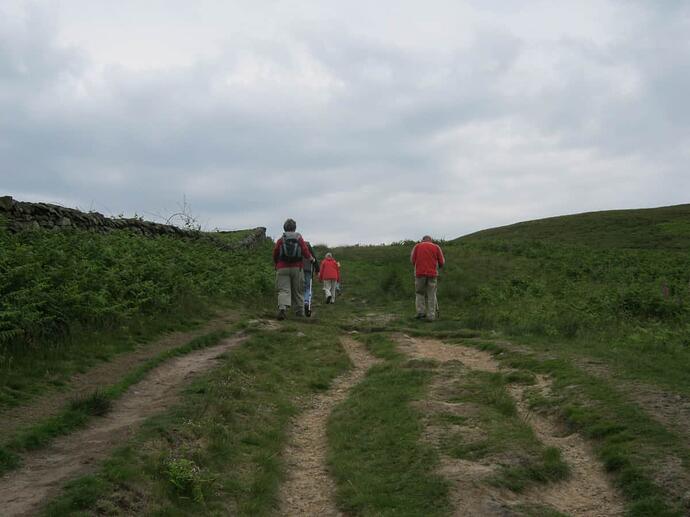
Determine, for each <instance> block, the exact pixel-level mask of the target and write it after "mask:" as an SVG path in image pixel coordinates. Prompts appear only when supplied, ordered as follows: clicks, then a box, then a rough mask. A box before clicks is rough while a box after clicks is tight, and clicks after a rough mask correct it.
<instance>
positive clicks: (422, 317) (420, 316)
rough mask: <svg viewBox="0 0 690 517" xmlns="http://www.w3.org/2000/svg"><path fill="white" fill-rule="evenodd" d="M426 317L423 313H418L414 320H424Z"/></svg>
mask: <svg viewBox="0 0 690 517" xmlns="http://www.w3.org/2000/svg"><path fill="white" fill-rule="evenodd" d="M425 317H426V316H424V314H422V313H421V312H420V313H417V315H416V316H415V317H414V319H416V320H423V319H424V318H425Z"/></svg>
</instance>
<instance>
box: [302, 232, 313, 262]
mask: <svg viewBox="0 0 690 517" xmlns="http://www.w3.org/2000/svg"><path fill="white" fill-rule="evenodd" d="M299 245H300V248H302V256H303V257H304V258H305V259H307V260H311V253H310V252H309V247H308V246H307V244H306V243H305V242H304V239H303V238H302V237H300V238H299Z"/></svg>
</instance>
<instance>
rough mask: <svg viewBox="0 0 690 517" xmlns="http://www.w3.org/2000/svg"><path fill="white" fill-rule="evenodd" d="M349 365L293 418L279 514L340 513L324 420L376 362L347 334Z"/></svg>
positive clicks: (342, 340)
mask: <svg viewBox="0 0 690 517" xmlns="http://www.w3.org/2000/svg"><path fill="white" fill-rule="evenodd" d="M340 342H341V344H342V346H343V348H344V349H345V351H346V352H347V355H348V357H349V358H350V360H351V361H352V364H353V368H352V369H351V370H350V371H349V372H347V373H346V374H343V375H342V376H340V377H338V378H337V379H335V381H334V382H333V384H332V385H331V387H330V389H329V390H328V391H326V392H324V393H321V394H318V395H316V396H315V397H314V398H313V399H312V400H311V401H310V402H309V404H308V408H307V409H306V410H305V411H303V412H302V413H301V414H300V415H299V416H298V417H297V419H296V421H295V423H294V424H293V426H292V430H291V432H290V435H291V438H290V440H289V443H288V445H287V447H286V449H285V452H284V456H285V458H286V464H287V465H286V467H287V476H286V479H285V481H284V482H283V484H282V487H281V490H280V501H281V503H280V510H279V513H280V514H281V515H320V516H324V517H325V516H334V515H342V513H341V512H340V511H339V510H338V509H337V508H336V504H335V484H334V482H333V481H332V479H331V476H330V473H329V471H328V468H327V464H326V457H327V451H328V444H327V440H326V422H327V420H328V417H329V416H330V414H331V411H332V410H333V408H334V407H335V406H336V405H337V404H339V403H341V402H342V401H343V400H345V398H346V397H347V395H348V392H349V390H350V389H351V388H352V387H353V386H354V385H356V384H357V383H359V382H360V381H361V380H362V378H363V377H364V375H365V373H366V372H367V370H368V369H369V368H371V367H372V366H373V365H375V364H376V363H378V362H379V361H378V360H377V359H375V358H374V357H373V356H372V355H371V354H369V353H368V352H367V351H366V350H365V349H364V346H363V345H362V344H361V343H360V342H358V341H355V340H354V339H352V338H349V337H343V338H341V340H340Z"/></svg>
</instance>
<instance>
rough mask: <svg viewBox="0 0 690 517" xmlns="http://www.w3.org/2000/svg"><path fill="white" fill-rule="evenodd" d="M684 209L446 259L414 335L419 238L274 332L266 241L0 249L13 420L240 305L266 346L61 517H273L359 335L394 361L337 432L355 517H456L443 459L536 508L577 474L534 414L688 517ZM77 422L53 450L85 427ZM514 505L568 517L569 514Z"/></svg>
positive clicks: (621, 216)
mask: <svg viewBox="0 0 690 517" xmlns="http://www.w3.org/2000/svg"><path fill="white" fill-rule="evenodd" d="M687 213H688V206H687V205H684V206H680V207H669V208H660V209H652V210H639V211H617V212H598V213H591V214H580V215H575V216H566V217H559V218H552V219H546V220H541V221H532V222H525V223H519V224H517V225H513V226H509V227H504V228H497V229H493V230H486V231H483V232H479V233H477V234H473V235H469V236H465V237H462V238H459V239H456V240H453V241H449V242H443V243H441V245H442V246H443V249H444V252H445V255H446V259H447V266H446V268H444V270H443V271H442V274H441V279H440V283H439V300H440V307H441V313H440V314H441V315H440V319H439V320H438V321H436V322H434V323H427V322H423V321H419V320H416V319H414V312H415V311H414V292H413V274H412V268H411V265H410V263H409V255H410V251H411V249H412V246H413V244H414V243H413V242H412V241H405V242H400V243H396V244H392V245H387V246H348V247H341V248H335V249H331V250H328V251H332V252H333V253H334V256H335V258H336V259H337V260H339V261H340V262H341V264H342V286H343V291H342V295H341V296H340V297H339V298H338V301H337V303H336V304H335V305H325V304H323V303H322V300H321V298H322V296H321V292H320V286H319V284H318V283H316V284H315V299H314V304H313V305H314V316H313V317H312V318H310V319H306V318H304V319H298V318H295V317H293V315H292V314H290V316H289V317H288V319H287V320H286V321H283V322H276V321H270V320H271V319H272V318H273V316H274V314H275V312H274V310H275V309H274V304H275V299H274V294H273V288H272V274H273V272H272V268H271V262H270V244H269V243H264V245H263V247H261V248H259V249H256V250H253V251H251V252H237V253H231V254H228V253H227V252H223V251H221V250H219V249H218V248H217V247H214V246H212V245H211V244H209V243H205V242H203V241H199V242H195V241H187V240H182V241H180V240H172V239H167V238H161V239H145V238H142V237H139V236H134V235H131V234H127V233H114V234H109V235H107V236H103V235H94V234H85V233H65V234H57V233H48V232H38V233H27V234H22V235H10V234H7V233H2V232H0V245H2V248H0V249H2V250H3V252H2V254H0V268H1V270H2V272H3V275H2V277H0V278H1V279H2V281H1V282H0V295H2V296H1V297H0V324H1V325H4V326H0V331H2V330H5V334H2V332H0V338H1V339H4V341H2V340H0V366H2V367H3V368H4V370H3V369H0V374H2V375H5V376H3V377H0V379H3V380H2V382H0V394H1V395H2V398H1V399H0V404H4V405H10V404H14V403H20V404H21V403H26V402H27V400H28V398H29V396H28V395H30V393H31V390H37V391H40V390H41V389H45V390H47V389H50V388H49V387H45V385H46V384H48V383H51V382H56V381H60V380H61V379H64V378H68V377H69V375H70V373H73V372H75V371H78V370H80V369H83V368H88V367H89V366H90V365H92V364H93V363H94V362H95V361H97V360H100V359H103V358H105V359H108V358H109V357H112V356H113V355H114V354H115V353H122V354H123V355H126V353H127V347H128V346H130V345H131V342H132V340H135V339H141V338H142V336H143V337H144V338H145V337H146V336H147V335H148V336H149V337H150V336H151V335H152V334H155V332H158V331H160V329H162V328H165V327H166V326H171V325H174V324H175V321H176V320H177V324H178V325H179V323H180V321H189V320H191V319H194V318H198V317H202V318H203V317H207V315H208V314H207V313H208V309H209V308H211V307H213V306H216V305H217V304H225V305H228V304H230V305H231V306H233V307H235V308H236V310H237V311H238V315H237V321H235V323H233V327H232V329H233V330H237V329H238V328H242V329H243V332H244V335H245V337H246V342H245V343H244V344H243V345H241V346H240V347H238V348H237V349H236V350H234V351H232V352H229V353H227V354H226V355H225V356H224V357H223V358H219V360H218V367H217V368H214V369H213V370H211V371H209V372H207V373H206V374H203V375H202V376H201V377H198V378H196V379H195V380H194V381H193V384H192V385H191V386H188V387H187V389H185V390H184V392H183V393H182V399H181V401H180V404H179V405H178V406H177V407H176V408H174V409H171V410H168V411H165V412H163V413H161V414H160V415H158V416H155V417H153V418H152V419H150V420H149V421H148V423H147V424H146V425H144V426H143V427H142V428H141V429H140V430H139V431H137V434H136V436H134V437H133V438H132V439H131V440H128V442H127V443H126V444H124V446H123V447H120V448H118V449H117V450H115V451H114V452H113V453H112V455H111V456H110V457H109V458H108V459H107V460H106V461H105V462H104V463H103V464H102V465H101V466H100V467H99V470H97V471H96V472H93V473H89V474H87V475H85V476H83V477H81V478H78V479H76V480H74V481H72V482H70V483H69V484H68V485H67V486H66V488H65V490H64V492H63V493H62V495H61V496H60V497H58V498H57V499H56V500H54V501H53V503H52V504H51V505H50V506H49V507H48V509H47V510H46V512H44V514H46V515H83V514H85V513H88V514H119V513H132V512H134V513H139V514H149V515H150V514H156V515H181V514H185V515H209V514H216V513H217V514H226V513H233V514H238V515H271V514H274V513H275V512H276V509H277V508H278V507H279V498H278V493H279V488H280V486H281V483H283V482H284V480H285V479H286V472H287V471H288V470H289V469H290V468H291V467H290V465H291V460H292V459H293V458H290V457H289V455H290V452H289V449H286V444H287V443H288V442H289V440H290V432H291V431H290V429H291V426H292V422H293V421H294V418H296V417H299V415H300V414H301V413H302V412H303V411H305V408H308V407H309V405H310V402H309V401H310V400H312V397H314V396H315V395H318V394H324V393H325V394H327V393H330V392H331V391H332V390H334V388H335V391H338V390H342V387H338V385H337V384H336V385H335V386H334V385H333V384H332V382H333V381H334V380H335V379H337V378H340V376H341V375H343V373H344V372H346V371H347V370H348V368H351V367H352V365H351V364H350V363H351V360H350V359H348V354H347V353H346V351H345V348H344V347H343V346H341V340H343V339H344V340H353V341H356V342H358V343H360V346H363V347H365V348H366V350H368V352H369V353H371V354H373V355H374V356H376V357H377V358H378V359H379V363H378V364H377V365H376V366H373V367H372V368H371V369H370V370H369V372H368V373H367V375H366V376H365V377H364V378H363V379H362V380H361V382H360V383H359V384H357V385H355V386H354V387H353V389H352V390H351V391H350V392H348V393H347V398H346V399H345V400H344V401H343V402H342V403H340V404H338V405H337V406H336V407H335V409H334V410H333V411H332V413H331V414H330V416H329V418H328V422H327V425H326V426H324V425H323V423H321V424H319V426H320V428H324V427H327V433H326V436H325V437H324V440H325V441H326V442H327V448H328V451H327V453H328V454H327V455H328V460H327V461H328V468H327V470H328V472H330V473H331V474H332V478H333V482H334V484H335V488H336V492H337V494H336V497H337V505H338V508H339V509H340V510H341V511H346V512H348V513H349V514H352V515H379V514H386V515H422V514H424V515H434V514H438V515H448V514H451V513H452V511H453V509H452V506H453V501H454V499H453V496H452V492H453V490H456V489H457V486H456V483H455V480H454V479H452V478H446V477H445V476H444V475H442V474H444V471H443V470H442V469H441V470H440V469H439V466H440V464H441V462H442V461H444V462H449V461H450V462H451V463H452V462H453V461H457V460H459V461H460V465H461V466H463V468H465V467H466V466H467V465H475V466H478V467H481V468H480V469H479V470H478V472H481V471H485V470H486V468H485V467H486V465H487V464H488V465H493V466H492V472H493V474H492V476H490V477H482V476H480V475H479V474H477V472H474V471H473V470H472V469H470V470H467V473H468V474H467V475H469V476H474V477H473V478H472V479H471V480H470V481H471V483H472V484H473V486H477V487H482V489H485V490H488V491H492V490H498V488H497V487H499V488H500V490H499V491H497V492H495V495H497V496H498V495H500V494H501V493H503V494H505V493H508V492H509V493H510V498H511V499H515V500H518V501H520V500H523V499H524V501H526V503H529V501H530V497H532V495H534V494H538V493H539V492H540V487H544V488H545V489H546V490H549V489H551V488H554V487H555V488H558V486H559V485H557V483H562V482H567V480H568V478H569V476H571V473H570V470H571V469H573V468H575V465H573V464H572V462H570V460H568V458H567V457H565V456H561V452H562V451H561V449H559V446H548V447H547V445H548V443H547V442H546V441H543V440H542V439H541V438H540V437H539V436H538V435H537V434H535V432H534V431H533V429H532V427H530V426H531V425H532V424H531V420H532V419H531V413H530V418H526V417H525V416H524V415H525V414H526V413H521V411H523V409H520V407H522V408H525V409H526V410H528V411H530V412H533V413H539V415H540V417H542V418H546V417H548V418H550V419H553V421H554V422H556V423H557V424H558V425H557V426H556V427H557V428H558V432H557V433H556V434H558V437H557V438H558V439H561V438H563V439H567V438H568V437H569V436H570V433H575V432H576V433H578V434H579V437H580V438H582V439H583V440H586V442H587V444H588V447H591V451H593V454H595V455H596V457H595V458H594V459H592V460H588V461H591V463H592V466H593V467H595V468H601V466H603V467H604V468H605V469H606V471H607V472H608V474H607V476H608V478H609V479H612V480H613V481H614V483H615V485H616V487H617V488H618V490H619V492H620V495H621V497H622V498H623V499H624V503H625V508H626V515H631V516H639V517H642V516H651V515H654V516H680V515H687V512H688V510H690V498H688V494H690V481H688V480H690V446H689V445H688V444H690V441H689V440H690V429H689V428H688V425H687V422H688V421H690V418H686V415H688V414H690V376H688V374H687V372H688V371H690V290H689V286H688V282H689V281H690V270H689V269H688V264H690V246H687V245H686V243H687V238H688V236H687V233H686V232H685V228H686V224H687V220H688V216H687ZM241 235H242V233H241V232H240V233H229V234H226V235H220V236H218V237H220V238H222V239H224V240H226V241H227V242H234V241H235V240H236V239H237V238H238V237H241ZM652 242H654V243H656V244H654V245H652V244H651V243H652ZM326 251H327V250H326V249H325V248H322V247H321V248H319V249H317V253H318V255H319V256H320V257H322V256H323V254H324V253H325V252H326ZM12 329H14V330H12ZM137 329H138V331H139V333H138V334H137ZM157 329H158V330H157ZM229 330H230V329H229V328H226V329H225V332H226V333H227V332H229ZM221 335H226V334H221ZM414 337H417V338H419V339H420V340H424V341H427V344H428V345H429V346H432V345H433V343H436V345H438V344H439V343H440V344H442V345H443V346H445V347H448V348H449V349H451V348H454V347H463V348H464V349H465V350H469V349H473V350H474V351H475V352H479V351H481V352H482V353H484V354H489V353H490V354H491V355H490V357H492V361H495V362H496V364H497V365H499V366H500V368H498V367H497V369H496V371H479V370H477V371H473V370H472V368H471V367H470V366H468V365H469V363H468V364H465V363H464V362H462V361H461V360H453V361H449V362H446V363H443V362H439V361H438V360H437V359H435V358H434V357H435V356H429V357H425V358H418V357H417V358H415V357H414V356H411V355H408V352H406V351H405V348H404V346H400V343H401V340H402V341H403V342H404V341H405V340H410V339H412V338H414ZM96 338H97V339H96ZM202 339H203V340H212V341H213V340H217V339H219V335H215V334H213V335H208V336H203V337H202ZM89 340H93V341H92V342H90V341H89ZM214 342H215V341H214ZM109 343H110V344H111V345H109ZM204 343H206V341H204V342H203V343H202V342H197V341H191V342H190V343H189V344H188V345H185V347H184V348H185V350H184V351H179V353H183V352H184V353H186V352H187V351H188V350H187V349H189V350H193V349H196V348H199V347H202V346H206V345H205V344H204ZM51 344H55V345H56V346H51ZM115 344H117V345H115ZM177 350H178V349H175V350H173V351H171V353H172V352H175V353H178V351H177ZM166 357H167V356H166ZM163 360H164V358H161V361H163ZM3 361H4V362H3ZM147 364H148V363H146V364H143V365H138V366H137V368H138V370H137V371H139V370H141V371H142V372H143V371H144V370H143V369H142V368H144V369H145V368H148V366H147ZM3 365H4V366H3ZM142 375H143V373H142ZM540 379H542V380H543V379H548V385H549V388H548V389H546V388H544V386H545V385H544V384H540V383H541V381H540ZM133 382H134V381H131V382H130V384H132V383H133ZM3 383H4V384H3ZM128 385H129V384H128ZM123 389H124V388H123ZM107 393H109V392H107ZM520 393H522V395H520ZM341 395H344V393H342V391H341ZM77 401H79V399H77ZM87 402H88V401H87ZM518 406H519V407H518ZM434 408H436V409H434ZM439 408H440V409H439ZM449 408H454V409H452V411H451V410H450V409H449ZM68 410H69V408H68ZM437 410H439V411H441V410H442V411H441V412H439V413H435V412H434V411H437ZM518 410H519V411H518ZM69 411H72V413H74V411H75V410H69ZM69 411H68V412H66V413H65V414H66V415H70V414H72V413H69ZM444 411H445V412H444ZM448 411H451V412H448ZM91 413H93V415H97V414H100V413H95V412H93V411H91V412H90V413H89V415H90V416H89V418H95V417H94V416H93V415H92V414H91ZM63 420H65V418H63ZM84 421H87V420H83V421H80V422H84ZM67 424H69V425H67ZM67 424H64V425H62V427H60V428H59V429H56V430H55V431H54V432H52V435H51V436H54V435H65V434H68V433H70V432H71V430H72V429H73V428H75V427H77V424H73V423H69V422H67ZM41 425H43V424H41ZM41 425H38V424H37V425H34V426H33V427H32V428H31V429H28V431H27V432H26V433H24V434H22V435H20V436H19V437H18V438H17V439H16V440H10V441H7V442H6V443H5V444H4V445H5V451H4V452H3V447H2V446H3V443H2V442H0V470H2V464H3V463H2V462H3V453H4V455H5V459H4V463H5V469H6V470H10V469H15V468H18V465H19V464H20V460H21V458H22V457H23V455H24V452H25V450H29V449H35V448H40V447H43V446H44V445H45V443H48V442H49V440H44V441H40V443H34V442H36V438H35V437H36V436H39V434H38V433H39V432H42V433H43V434H45V432H44V431H42V428H41ZM79 425H83V423H81V424H79ZM561 434H562V435H563V436H561ZM391 437H394V439H391ZM430 437H431V438H432V439H430ZM27 444H29V445H31V447H29V446H27ZM303 452H304V453H305V454H311V453H312V452H313V451H311V450H306V451H303ZM324 469H326V467H325V466H324ZM324 471H326V470H324ZM463 472H464V471H463ZM572 477H577V475H575V476H572ZM462 486H463V485H462V483H461V484H460V488H462ZM560 486H563V485H560ZM506 491H508V492H506ZM460 495H463V496H464V495H468V494H460ZM469 495H471V494H469ZM589 495H591V496H592V497H594V495H592V494H589ZM521 498H522V499H521ZM460 501H461V504H464V503H463V501H464V499H462V498H460ZM511 509H512V511H514V513H513V514H515V515H561V514H559V513H557V512H555V510H553V508H551V507H550V506H548V505H547V506H543V505H542V506H539V505H537V506H532V505H530V504H526V505H518V506H515V505H513V506H512V507H511Z"/></svg>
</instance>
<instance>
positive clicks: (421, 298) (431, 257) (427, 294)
mask: <svg viewBox="0 0 690 517" xmlns="http://www.w3.org/2000/svg"><path fill="white" fill-rule="evenodd" d="M410 262H412V264H413V265H414V276H415V280H414V290H415V305H416V309H417V319H419V320H421V319H424V318H425V317H426V319H427V320H428V321H434V319H436V286H437V283H438V270H439V268H442V267H443V266H444V264H445V263H446V260H445V258H444V257H443V251H442V250H441V247H440V246H439V245H438V244H435V243H434V242H433V241H432V240H431V237H429V236H428V235H425V236H424V237H422V241H421V242H419V243H417V244H416V245H415V247H414V248H413V249H412V253H411V254H410Z"/></svg>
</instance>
